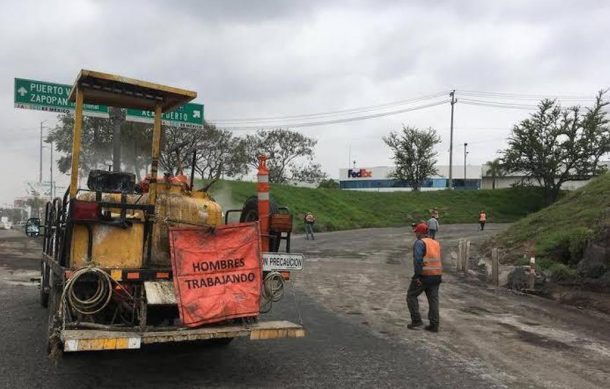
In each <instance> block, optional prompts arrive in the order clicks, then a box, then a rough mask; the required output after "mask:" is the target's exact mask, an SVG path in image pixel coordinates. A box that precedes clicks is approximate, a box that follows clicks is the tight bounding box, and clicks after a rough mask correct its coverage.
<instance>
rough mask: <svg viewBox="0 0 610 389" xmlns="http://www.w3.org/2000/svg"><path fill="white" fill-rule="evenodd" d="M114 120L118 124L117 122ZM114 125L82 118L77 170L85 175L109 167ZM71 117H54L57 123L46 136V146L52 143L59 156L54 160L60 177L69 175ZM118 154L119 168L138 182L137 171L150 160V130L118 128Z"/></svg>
mask: <svg viewBox="0 0 610 389" xmlns="http://www.w3.org/2000/svg"><path fill="white" fill-rule="evenodd" d="M116 120H121V118H118V119H116ZM114 124H115V121H113V120H108V119H103V118H95V117H88V116H85V117H84V118H83V129H82V139H81V145H82V146H83V147H81V152H80V161H79V162H80V163H79V165H80V166H79V170H80V171H81V173H83V172H84V173H86V172H88V171H90V170H92V169H106V168H107V167H108V165H112V164H113V158H112V157H113V156H112V154H113V153H112V138H113V129H114V128H115V126H114ZM73 131H74V116H73V115H71V114H63V115H59V116H58V123H57V125H56V126H55V128H53V129H52V130H51V131H50V133H49V135H48V136H47V139H46V141H47V142H53V143H54V145H55V150H57V151H58V152H60V153H62V154H63V155H62V156H60V157H59V158H58V159H57V167H58V169H59V171H61V172H62V173H69V171H70V166H71V163H72V133H73ZM120 133H121V145H122V147H121V154H122V155H123V157H124V158H123V161H122V162H123V165H124V166H125V168H126V169H127V170H129V171H133V172H135V174H136V177H137V178H138V180H139V178H140V173H141V171H142V170H143V169H144V168H145V167H146V165H147V164H148V163H149V160H150V152H151V147H152V130H151V129H150V126H149V125H147V124H143V123H131V122H123V124H122V127H121V131H120Z"/></svg>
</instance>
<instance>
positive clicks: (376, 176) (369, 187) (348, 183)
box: [339, 165, 482, 192]
mask: <svg viewBox="0 0 610 389" xmlns="http://www.w3.org/2000/svg"><path fill="white" fill-rule="evenodd" d="M436 169H437V170H438V174H437V175H434V176H432V177H428V178H427V179H426V180H425V181H424V183H423V185H422V188H421V190H422V191H426V190H440V189H445V188H447V187H448V185H449V166H436ZM452 170H453V186H454V188H455V189H479V188H480V187H481V179H482V174H481V171H482V169H481V166H478V165H467V166H466V177H464V166H453V169H452ZM393 172H394V167H392V166H374V167H353V168H350V169H339V187H340V188H341V189H346V190H364V191H380V192H391V191H408V190H411V187H410V186H409V184H408V183H407V182H406V181H401V180H397V179H395V178H392V173H393Z"/></svg>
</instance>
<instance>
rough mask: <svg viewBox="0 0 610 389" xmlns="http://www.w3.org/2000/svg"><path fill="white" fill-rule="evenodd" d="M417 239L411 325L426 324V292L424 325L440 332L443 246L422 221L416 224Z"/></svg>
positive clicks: (410, 292)
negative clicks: (421, 300) (422, 302)
mask: <svg viewBox="0 0 610 389" xmlns="http://www.w3.org/2000/svg"><path fill="white" fill-rule="evenodd" d="M414 232H415V237H416V239H415V243H413V270H414V274H413V278H412V279H411V284H410V285H409V290H408V291H407V306H408V307H409V313H410V314H411V324H409V325H407V328H409V329H411V330H414V329H417V328H418V327H421V326H423V325H424V322H423V321H422V319H421V315H420V313H419V301H418V300H417V299H418V297H419V295H420V294H422V293H426V298H427V299H428V307H429V308H428V320H429V321H430V323H429V324H428V325H427V326H426V327H425V328H424V329H425V330H427V331H431V332H438V328H439V324H440V316H439V307H438V305H439V302H438V300H439V299H438V290H439V287H440V284H441V282H442V273H443V266H442V262H441V246H440V244H439V243H438V242H437V241H436V240H434V239H430V238H428V237H427V234H428V227H427V226H426V224H425V223H420V224H418V225H417V226H416V227H415V231H414Z"/></svg>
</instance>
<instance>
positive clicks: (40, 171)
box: [38, 120, 45, 183]
mask: <svg viewBox="0 0 610 389" xmlns="http://www.w3.org/2000/svg"><path fill="white" fill-rule="evenodd" d="M44 122H45V120H43V121H42V122H40V167H39V168H38V183H42V125H43V124H44Z"/></svg>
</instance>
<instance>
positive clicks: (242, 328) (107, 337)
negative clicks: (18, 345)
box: [61, 321, 305, 352]
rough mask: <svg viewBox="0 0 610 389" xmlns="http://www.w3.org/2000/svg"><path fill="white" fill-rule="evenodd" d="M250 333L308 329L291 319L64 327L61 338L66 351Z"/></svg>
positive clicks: (288, 334)
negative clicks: (148, 327) (168, 327)
mask: <svg viewBox="0 0 610 389" xmlns="http://www.w3.org/2000/svg"><path fill="white" fill-rule="evenodd" d="M240 336H249V337H250V340H262V339H275V338H300V337H304V336H305V329H304V328H303V327H302V326H300V325H298V324H294V323H291V322H289V321H267V322H258V323H253V324H248V325H224V326H209V327H202V328H177V329H175V330H150V331H144V332H142V331H137V332H136V331H134V332H128V331H123V332H119V331H104V330H81V329H78V330H63V331H62V332H61V339H62V341H63V343H64V351H65V352H75V351H95V350H121V349H139V348H140V347H141V346H142V345H143V344H153V343H168V342H188V341H194V340H206V339H219V338H235V337H240Z"/></svg>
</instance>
